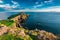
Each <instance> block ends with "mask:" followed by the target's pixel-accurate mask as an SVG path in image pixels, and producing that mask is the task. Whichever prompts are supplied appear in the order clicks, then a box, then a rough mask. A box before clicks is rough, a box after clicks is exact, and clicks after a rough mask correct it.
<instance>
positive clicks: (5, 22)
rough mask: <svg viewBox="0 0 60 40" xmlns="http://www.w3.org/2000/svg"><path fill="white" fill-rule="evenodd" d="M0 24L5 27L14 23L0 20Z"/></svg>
mask: <svg viewBox="0 0 60 40" xmlns="http://www.w3.org/2000/svg"><path fill="white" fill-rule="evenodd" d="M0 23H1V24H4V25H6V26H11V25H12V24H13V23H14V21H13V20H8V19H7V20H0Z"/></svg>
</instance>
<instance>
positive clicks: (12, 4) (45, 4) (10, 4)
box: [0, 0, 60, 12]
mask: <svg viewBox="0 0 60 40" xmlns="http://www.w3.org/2000/svg"><path fill="white" fill-rule="evenodd" d="M11 10H15V11H16V10H34V11H35V10H40V11H41V10H43V11H51V10H52V11H56V10H58V11H59V10H60V0H0V12H1V11H11Z"/></svg>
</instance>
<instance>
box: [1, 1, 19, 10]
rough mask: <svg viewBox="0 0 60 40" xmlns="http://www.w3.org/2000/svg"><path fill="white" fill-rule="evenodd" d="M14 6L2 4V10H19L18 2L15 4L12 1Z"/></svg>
mask: <svg viewBox="0 0 60 40" xmlns="http://www.w3.org/2000/svg"><path fill="white" fill-rule="evenodd" d="M11 2H12V3H13V4H12V5H11V4H9V3H8V4H7V3H6V4H4V3H2V4H0V8H3V9H5V10H13V9H15V8H18V6H20V5H19V4H18V3H17V2H15V1H11Z"/></svg>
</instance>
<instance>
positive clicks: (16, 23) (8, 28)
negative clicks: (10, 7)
mask: <svg viewBox="0 0 60 40" xmlns="http://www.w3.org/2000/svg"><path fill="white" fill-rule="evenodd" d="M28 17H29V14H25V13H24V12H21V13H19V14H16V15H12V16H10V17H8V19H7V20H1V21H0V40H60V39H59V38H60V37H58V36H56V35H54V34H53V33H51V32H47V31H44V30H38V29H35V30H29V29H25V28H24V27H23V24H24V23H25V21H26V20H27V18H28ZM3 38H4V39H3Z"/></svg>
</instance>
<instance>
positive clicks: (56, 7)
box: [6, 6, 60, 12]
mask: <svg viewBox="0 0 60 40" xmlns="http://www.w3.org/2000/svg"><path fill="white" fill-rule="evenodd" d="M6 12H60V6H53V7H48V8H43V9H37V10H34V9H33V10H31V9H24V10H10V11H6Z"/></svg>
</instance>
